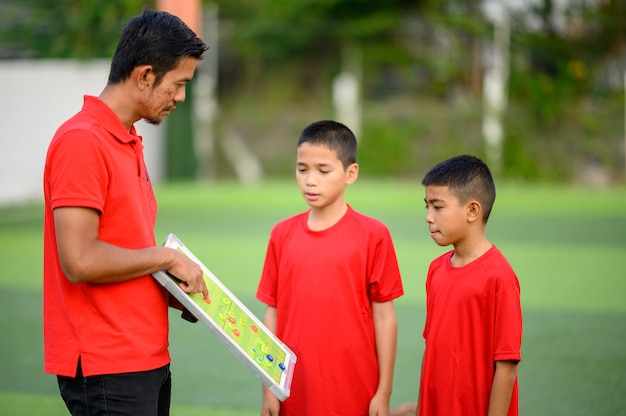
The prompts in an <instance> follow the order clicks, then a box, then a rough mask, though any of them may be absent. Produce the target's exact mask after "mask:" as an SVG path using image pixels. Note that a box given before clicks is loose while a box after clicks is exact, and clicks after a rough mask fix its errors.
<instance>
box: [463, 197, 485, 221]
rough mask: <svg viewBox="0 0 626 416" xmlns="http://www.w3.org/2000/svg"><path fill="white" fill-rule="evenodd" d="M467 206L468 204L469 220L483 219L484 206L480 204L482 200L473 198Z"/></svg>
mask: <svg viewBox="0 0 626 416" xmlns="http://www.w3.org/2000/svg"><path fill="white" fill-rule="evenodd" d="M466 206H467V221H468V222H474V221H476V220H482V210H483V207H482V206H481V205H480V202H478V201H476V200H475V199H473V200H471V201H469V202H468V203H467V205H466Z"/></svg>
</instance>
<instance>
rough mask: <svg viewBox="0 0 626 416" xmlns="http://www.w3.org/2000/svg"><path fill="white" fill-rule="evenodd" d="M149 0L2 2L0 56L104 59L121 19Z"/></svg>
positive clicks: (115, 35)
mask: <svg viewBox="0 0 626 416" xmlns="http://www.w3.org/2000/svg"><path fill="white" fill-rule="evenodd" d="M144 6H151V7H154V1H151V0H107V1H92V0H3V1H2V3H0V58H2V59H11V58H70V57H71V58H81V59H87V58H100V57H110V56H112V55H113V52H114V51H115V46H116V44H117V40H118V39H119V35H120V33H121V30H122V28H123V26H124V24H125V23H126V21H127V20H128V19H129V18H131V17H132V16H134V15H136V14H138V13H140V12H141V10H142V9H143V7H144Z"/></svg>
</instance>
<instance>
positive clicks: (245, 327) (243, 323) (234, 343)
mask: <svg viewBox="0 0 626 416" xmlns="http://www.w3.org/2000/svg"><path fill="white" fill-rule="evenodd" d="M163 246H165V247H170V248H174V249H176V250H178V251H180V252H182V253H184V254H185V255H187V256H188V257H189V258H191V259H192V260H193V261H195V262H196V263H197V264H198V265H200V267H201V268H202V270H203V272H204V281H205V282H206V286H207V289H208V291H209V296H208V298H203V296H202V294H200V293H195V294H188V293H185V292H184V291H183V290H182V289H181V288H180V287H179V286H178V280H177V279H176V278H175V277H173V276H171V275H169V274H168V273H166V272H164V271H159V272H156V273H154V274H153V276H154V278H155V279H156V280H157V281H158V282H159V283H161V284H162V285H163V286H165V288H167V290H168V291H169V292H170V293H171V294H172V295H174V296H175V297H176V299H178V300H179V301H180V302H181V303H182V304H183V305H184V306H185V307H186V308H187V309H188V310H189V311H190V312H191V313H192V314H193V315H194V316H195V317H196V318H198V320H199V321H200V322H202V323H203V324H204V325H205V326H207V327H208V328H209V329H210V330H211V331H212V332H213V333H214V334H215V335H216V336H217V337H218V339H219V340H220V341H221V342H222V343H223V344H224V345H225V346H226V347H227V348H228V349H229V350H230V351H231V352H232V353H233V354H234V355H235V356H236V357H237V358H239V359H240V360H241V361H242V362H243V363H244V364H246V365H247V366H248V367H249V368H250V369H251V370H252V372H253V373H254V374H255V375H256V376H257V377H259V378H260V379H261V381H263V383H264V384H265V385H266V386H267V387H268V388H269V389H270V391H271V392H272V393H274V395H276V397H278V399H280V400H285V399H286V398H287V397H289V393H290V386H291V379H292V376H293V371H294V367H295V364H296V355H295V354H294V353H293V352H292V351H291V350H290V349H289V348H288V347H287V346H286V345H285V344H284V343H283V342H282V341H280V340H279V339H278V338H277V337H276V336H275V335H274V334H273V333H272V332H271V331H270V330H269V329H268V328H267V327H266V326H265V325H264V324H263V323H262V322H261V321H260V320H259V319H258V318H257V317H256V316H254V314H253V313H252V312H250V310H248V308H247V307H246V306H245V305H244V304H243V303H242V302H241V301H240V300H239V299H237V297H235V295H233V294H232V293H231V292H230V290H228V288H227V287H226V286H224V284H223V283H222V282H221V281H220V280H219V279H218V278H217V277H216V276H215V275H214V274H213V273H212V272H211V271H210V270H209V269H208V268H207V267H206V266H205V265H204V264H203V263H202V262H201V261H200V260H198V258H197V257H196V256H195V255H194V254H193V253H192V252H191V251H190V250H189V249H188V248H187V247H186V246H185V245H184V244H183V243H182V242H181V241H180V240H179V239H178V238H177V237H176V236H175V235H174V234H170V235H168V236H167V238H166V239H165V241H164V243H163Z"/></svg>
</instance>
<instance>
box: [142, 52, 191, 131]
mask: <svg viewBox="0 0 626 416" xmlns="http://www.w3.org/2000/svg"><path fill="white" fill-rule="evenodd" d="M197 65H198V59H196V58H194V57H191V56H188V57H185V58H183V59H181V61H180V62H179V63H178V65H177V66H176V67H175V68H174V69H172V70H171V71H169V72H167V73H166V74H165V75H164V76H163V78H162V79H161V82H160V83H159V84H158V85H156V86H152V89H151V90H150V91H149V93H148V94H147V95H146V96H144V97H143V99H142V102H141V104H142V114H141V117H142V118H144V119H145V120H146V121H147V122H148V123H150V124H155V125H156V124H159V123H161V122H162V121H163V119H164V118H165V116H167V115H169V114H170V112H171V111H172V110H174V109H175V108H176V103H182V102H183V101H185V87H186V85H187V83H188V82H189V81H191V79H192V78H193V74H194V72H195V70H196V66H197Z"/></svg>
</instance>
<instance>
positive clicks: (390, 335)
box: [369, 301, 398, 416]
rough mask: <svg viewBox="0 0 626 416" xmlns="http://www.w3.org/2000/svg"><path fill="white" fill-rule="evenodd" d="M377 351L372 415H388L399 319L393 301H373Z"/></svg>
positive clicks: (371, 403)
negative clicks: (376, 377)
mask: <svg viewBox="0 0 626 416" xmlns="http://www.w3.org/2000/svg"><path fill="white" fill-rule="evenodd" d="M372 314H373V318H374V331H375V333H376V351H377V355H378V372H379V376H378V377H379V378H378V389H377V390H376V394H375V395H374V397H373V398H372V400H371V402H370V408H369V411H370V416H387V415H388V414H389V401H390V399H391V389H392V385H393V370H394V365H395V362H396V344H397V338H398V321H397V319H396V311H395V309H394V307H393V301H389V302H382V303H379V302H372Z"/></svg>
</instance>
